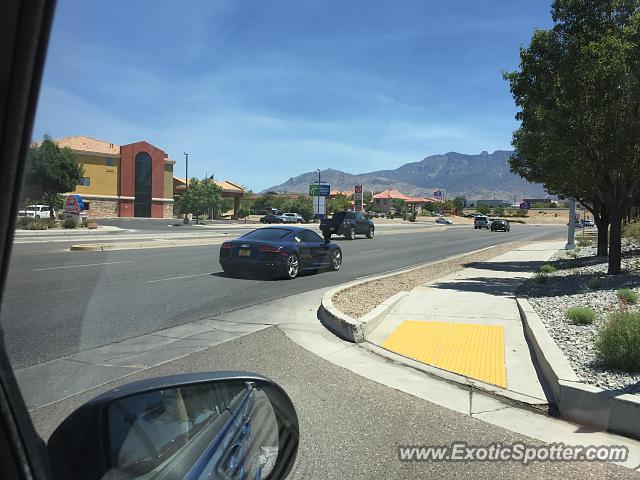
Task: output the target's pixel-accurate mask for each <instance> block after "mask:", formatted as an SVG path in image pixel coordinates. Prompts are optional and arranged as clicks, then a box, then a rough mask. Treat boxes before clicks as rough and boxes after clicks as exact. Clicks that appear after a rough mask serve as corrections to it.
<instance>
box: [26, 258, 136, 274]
mask: <svg viewBox="0 0 640 480" xmlns="http://www.w3.org/2000/svg"><path fill="white" fill-rule="evenodd" d="M117 263H133V260H122V261H121V262H102V263H85V264H82V265H65V266H63V267H47V268H34V269H33V271H34V272H42V271H44V270H60V269H62V268H80V267H95V266H98V265H115V264H117Z"/></svg>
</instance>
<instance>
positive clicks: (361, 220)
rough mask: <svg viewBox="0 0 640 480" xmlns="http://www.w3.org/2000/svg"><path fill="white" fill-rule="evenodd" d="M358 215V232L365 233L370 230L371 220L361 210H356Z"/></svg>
mask: <svg viewBox="0 0 640 480" xmlns="http://www.w3.org/2000/svg"><path fill="white" fill-rule="evenodd" d="M354 213H355V217H356V233H358V234H360V235H364V234H366V233H368V232H369V221H368V220H367V217H365V216H364V215H363V214H362V213H361V212H354Z"/></svg>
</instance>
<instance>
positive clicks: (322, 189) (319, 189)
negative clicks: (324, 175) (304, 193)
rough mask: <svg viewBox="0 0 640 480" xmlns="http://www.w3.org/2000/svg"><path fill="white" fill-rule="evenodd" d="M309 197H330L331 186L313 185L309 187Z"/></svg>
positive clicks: (324, 184)
mask: <svg viewBox="0 0 640 480" xmlns="http://www.w3.org/2000/svg"><path fill="white" fill-rule="evenodd" d="M309 195H311V196H312V197H317V196H320V197H328V196H329V195H331V185H329V184H327V183H321V184H317V183H312V184H311V185H309Z"/></svg>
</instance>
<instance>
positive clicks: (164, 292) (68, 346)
mask: <svg viewBox="0 0 640 480" xmlns="http://www.w3.org/2000/svg"><path fill="white" fill-rule="evenodd" d="M395 230H397V231H395ZM392 232H393V233H392ZM563 232H564V228H563V227H561V226H525V225H513V227H512V230H511V232H509V233H497V232H496V233H492V232H489V231H486V230H483V231H478V230H474V229H473V228H471V227H470V226H468V227H466V226H464V227H451V228H448V229H446V230H444V231H443V230H441V229H438V228H433V229H431V230H429V229H415V231H413V230H407V229H388V230H386V229H382V228H381V229H379V233H380V234H379V235H377V236H376V238H375V239H373V240H367V239H364V238H358V239H357V240H355V241H348V240H341V239H337V240H336V241H337V242H339V244H340V246H341V247H342V249H343V253H344V264H343V267H342V269H341V270H340V271H339V272H323V273H318V274H311V275H306V276H303V277H300V278H297V279H295V280H292V281H284V280H275V281H274V280H262V279H239V278H230V277H228V276H226V275H225V274H224V273H222V271H221V269H220V266H219V264H218V261H217V259H218V251H219V246H217V245H213V246H206V247H188V248H162V249H148V250H122V251H107V252H68V251H65V248H68V244H66V243H39V244H17V245H14V247H13V257H12V262H11V266H10V271H9V278H8V282H7V288H6V289H5V293H4V299H3V303H2V312H0V321H1V322H2V324H3V328H4V330H5V341H6V344H7V349H8V353H9V356H10V358H11V360H12V362H13V364H14V368H22V367H25V366H28V365H33V364H36V363H41V362H43V361H47V360H51V359H55V358H59V357H61V356H64V355H68V354H72V353H76V352H78V351H81V350H85V349H88V348H93V347H97V346H101V345H106V344H109V343H113V342H116V341H121V340H124V339H127V338H131V337H134V336H138V335H142V334H145V333H150V332H154V331H157V330H159V329H162V328H167V327H171V326H175V325H179V324H183V323H186V322H189V321H193V320H197V319H201V318H206V317H209V316H212V315H216V314H220V313H225V312H229V311H233V310H237V309H239V308H242V307H246V306H250V305H257V304H261V303H263V302H266V301H270V300H275V299H278V298H282V297H286V296H289V295H292V294H296V293H302V292H305V291H309V290H314V289H317V288H321V287H327V286H331V285H336V284H340V283H343V282H347V281H351V280H354V279H356V278H359V277H363V276H367V275H373V274H376V273H380V272H386V271H389V270H393V269H397V268H402V267H405V266H409V265H413V264H416V263H420V262H426V261H432V260H438V259H441V258H444V257H448V256H451V255H455V254H459V253H463V252H467V251H472V250H476V249H480V248H483V247H487V246H490V245H495V244H499V243H504V242H518V241H523V240H543V239H551V238H559V237H560V236H561V235H562V234H563ZM238 233H239V232H238Z"/></svg>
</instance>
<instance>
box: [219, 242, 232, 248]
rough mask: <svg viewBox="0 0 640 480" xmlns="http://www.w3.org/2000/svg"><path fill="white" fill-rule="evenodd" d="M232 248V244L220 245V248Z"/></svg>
mask: <svg viewBox="0 0 640 480" xmlns="http://www.w3.org/2000/svg"><path fill="white" fill-rule="evenodd" d="M232 246H233V244H231V243H229V242H224V243H223V244H222V245H220V248H231V247H232Z"/></svg>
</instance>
